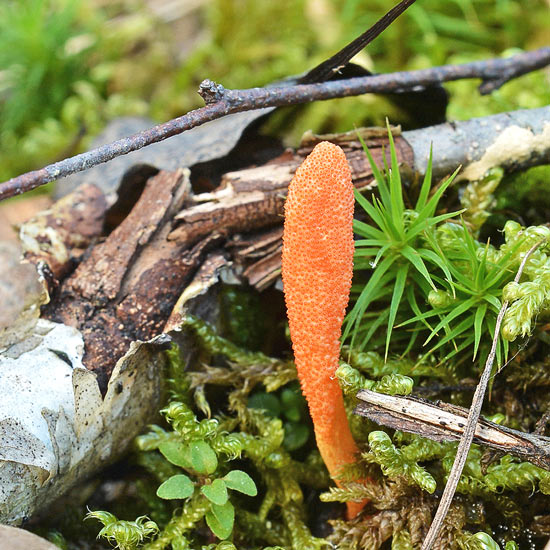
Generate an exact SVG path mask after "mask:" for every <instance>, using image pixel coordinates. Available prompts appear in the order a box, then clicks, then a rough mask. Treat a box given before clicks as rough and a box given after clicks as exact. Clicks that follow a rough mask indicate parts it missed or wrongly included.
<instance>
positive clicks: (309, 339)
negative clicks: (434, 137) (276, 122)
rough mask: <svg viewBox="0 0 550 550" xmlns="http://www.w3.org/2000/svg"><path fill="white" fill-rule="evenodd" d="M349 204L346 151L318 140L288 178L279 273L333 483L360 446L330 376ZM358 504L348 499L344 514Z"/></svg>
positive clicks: (336, 350) (342, 297)
mask: <svg viewBox="0 0 550 550" xmlns="http://www.w3.org/2000/svg"><path fill="white" fill-rule="evenodd" d="M353 207H354V197H353V185H352V182H351V173H350V169H349V165H348V163H347V160H346V156H345V155H344V152H343V151H342V149H340V147H338V146H337V145H334V144H332V143H328V142H326V141H325V142H322V143H319V144H318V145H317V146H316V147H315V148H314V149H313V151H312V152H311V154H310V155H309V156H308V157H307V158H306V159H305V160H304V162H303V164H302V165H301V166H300V167H299V168H298V170H297V171H296V174H295V176H294V179H293V180H292V182H291V183H290V186H289V190H288V197H287V200H286V203H285V228H284V235H283V272H282V275H283V287H284V293H285V301H286V306H287V312H288V323H289V327H290V336H291V339H292V348H293V350H294V358H295V362H296V368H297V370H298V377H299V379H300V384H301V386H302V391H303V393H304V395H305V396H306V399H307V402H308V405H309V410H310V413H311V417H312V419H313V424H314V427H315V437H316V439H317V446H318V447H319V451H320V452H321V455H322V457H323V460H324V461H325V464H326V466H327V468H328V470H329V472H330V474H331V476H332V477H333V478H335V481H336V483H338V472H339V470H340V469H341V468H342V466H344V465H346V464H349V463H354V462H355V461H356V459H357V453H358V449H357V447H356V445H355V442H354V440H353V437H352V435H351V432H350V429H349V425H348V420H347V417H346V411H345V409H344V400H343V397H342V391H341V390H340V387H339V386H338V382H337V380H336V378H335V371H336V369H337V368H338V360H339V356H340V341H339V338H340V335H341V327H342V321H343V320H344V315H345V310H346V306H347V304H348V299H349V293H350V288H351V278H352V273H353V250H354V245H353V230H352V221H353ZM362 506H363V504H361V503H351V502H350V503H348V517H353V516H355V515H356V514H357V513H358V512H359V511H360V510H361V508H362Z"/></svg>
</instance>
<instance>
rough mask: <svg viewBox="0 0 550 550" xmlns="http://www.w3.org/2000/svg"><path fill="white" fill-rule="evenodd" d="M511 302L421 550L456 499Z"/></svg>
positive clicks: (499, 318)
mask: <svg viewBox="0 0 550 550" xmlns="http://www.w3.org/2000/svg"><path fill="white" fill-rule="evenodd" d="M543 243H544V241H540V242H538V243H536V244H535V245H533V246H532V247H531V248H530V249H529V250H528V252H527V253H526V254H525V256H524V257H523V260H522V262H521V264H520V266H519V269H518V272H517V274H516V276H515V278H514V282H516V283H518V282H519V279H520V277H521V274H522V273H523V269H524V267H525V264H526V263H527V260H528V259H529V257H530V256H531V254H532V253H533V252H534V251H535V250H536V249H537V248H538V247H539V246H540V245H541V244H543ZM508 304H509V302H503V304H502V307H501V308H500V311H499V312H498V316H497V321H496V324H495V334H494V337H493V343H492V345H491V351H490V352H489V356H488V357H487V361H486V362H485V367H484V368H483V372H482V374H481V378H480V380H479V384H478V385H477V388H476V391H475V393H474V397H473V399H472V406H471V407H470V412H469V414H468V420H467V422H466V426H465V427H464V432H463V434H462V438H461V439H460V443H459V444H458V449H457V451H456V457H455V460H454V463H453V467H452V468H451V471H450V473H449V477H448V479H447V484H446V485H445V489H444V491H443V495H442V496H441V500H440V502H439V506H438V508H437V512H436V513H435V517H434V519H433V522H432V525H431V526H430V530H429V531H428V534H427V535H426V539H425V540H424V542H423V543H422V549H421V550H430V549H431V547H432V545H433V543H434V542H435V540H436V538H437V536H438V535H439V531H440V530H441V527H442V526H443V521H444V520H445V517H446V516H447V512H448V511H449V507H450V505H451V502H452V500H453V497H454V494H455V491H456V487H457V485H458V482H459V480H460V476H461V475H462V470H463V469H464V464H466V458H467V457H468V452H469V451H470V447H471V446H472V441H473V439H474V435H475V431H476V427H477V422H478V420H479V415H480V414H481V407H482V406H483V399H484V397H485V392H486V390H487V384H488V382H489V379H490V377H491V371H492V369H493V363H494V361H495V355H496V349H497V343H498V338H499V335H500V325H501V324H502V319H503V318H504V314H505V313H506V310H507V309H508Z"/></svg>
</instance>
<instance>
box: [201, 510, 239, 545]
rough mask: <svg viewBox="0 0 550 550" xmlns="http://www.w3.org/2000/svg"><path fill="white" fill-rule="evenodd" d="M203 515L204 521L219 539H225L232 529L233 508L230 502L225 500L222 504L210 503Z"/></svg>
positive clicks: (233, 520)
mask: <svg viewBox="0 0 550 550" xmlns="http://www.w3.org/2000/svg"><path fill="white" fill-rule="evenodd" d="M205 517H206V523H207V524H208V527H210V529H212V532H213V533H214V535H216V536H217V537H218V538H219V539H226V538H227V537H228V536H229V535H230V534H231V531H233V523H234V522H235V508H233V505H232V504H231V502H226V503H225V504H224V505H223V506H218V505H217V504H212V506H211V508H210V510H208V512H206V516H205Z"/></svg>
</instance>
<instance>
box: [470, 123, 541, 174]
mask: <svg viewBox="0 0 550 550" xmlns="http://www.w3.org/2000/svg"><path fill="white" fill-rule="evenodd" d="M548 143H550V123H547V124H545V125H544V127H543V130H542V132H541V133H538V134H536V133H533V132H532V131H531V130H529V129H528V128H521V127H519V126H509V127H508V128H506V129H505V130H504V131H503V132H502V133H500V134H498V135H497V137H496V139H495V141H494V142H493V143H492V144H491V145H490V146H489V147H487V150H486V151H485V154H484V155H483V156H482V157H481V159H479V160H478V161H475V162H472V163H471V164H469V165H467V166H466V167H465V168H464V169H463V170H462V171H461V173H460V175H459V179H460V180H468V181H475V180H479V179H481V178H482V177H483V176H484V175H485V174H486V173H487V172H488V170H490V169H491V168H493V167H495V166H505V165H509V164H514V163H521V162H524V161H526V160H527V159H529V158H530V157H531V156H533V155H537V154H539V153H542V152H543V151H545V150H547V149H548Z"/></svg>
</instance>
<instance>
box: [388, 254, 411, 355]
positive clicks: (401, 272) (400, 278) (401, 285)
mask: <svg viewBox="0 0 550 550" xmlns="http://www.w3.org/2000/svg"><path fill="white" fill-rule="evenodd" d="M408 272H409V265H408V264H404V265H402V266H400V267H399V269H398V271H397V275H396V276H395V285H394V287H393V295H392V298H391V304H390V315H389V317H388V330H387V333H386V356H385V358H386V360H387V358H388V352H389V349H390V339H391V333H392V330H393V325H394V323H395V318H396V316H397V308H398V307H399V304H400V303H401V297H402V296H403V291H404V290H405V282H406V281H407V274H408Z"/></svg>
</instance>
